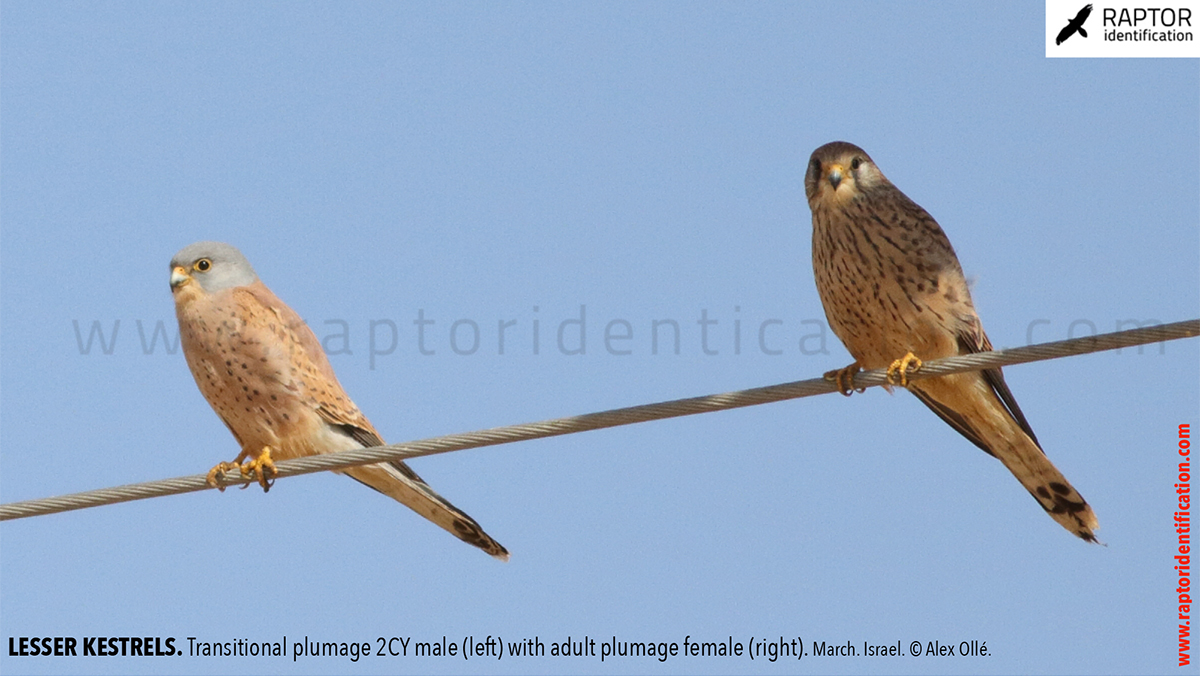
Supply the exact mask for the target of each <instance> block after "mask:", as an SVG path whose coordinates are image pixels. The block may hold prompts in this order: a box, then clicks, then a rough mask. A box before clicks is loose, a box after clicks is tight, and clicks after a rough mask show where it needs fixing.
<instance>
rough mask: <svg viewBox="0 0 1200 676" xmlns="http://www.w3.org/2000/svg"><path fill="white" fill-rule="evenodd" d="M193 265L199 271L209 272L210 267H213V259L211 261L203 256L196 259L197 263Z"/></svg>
mask: <svg viewBox="0 0 1200 676" xmlns="http://www.w3.org/2000/svg"><path fill="white" fill-rule="evenodd" d="M192 267H193V268H194V269H195V270H196V271H197V272H208V271H209V269H210V268H212V261H210V260H209V259H207V258H201V259H200V260H198V261H196V263H195V264H194V265H192Z"/></svg>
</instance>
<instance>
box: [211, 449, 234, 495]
mask: <svg viewBox="0 0 1200 676" xmlns="http://www.w3.org/2000/svg"><path fill="white" fill-rule="evenodd" d="M239 457H240V456H239ZM235 469H236V470H238V471H239V472H240V471H241V469H242V466H241V465H239V464H237V461H236V460H235V461H233V462H218V463H217V466H216V467H213V468H212V469H210V470H208V477H207V478H206V479H205V481H207V482H208V485H209V486H212V487H213V488H215V489H217V490H219V491H221V492H222V493H224V492H225V487H224V486H221V485H220V484H218V483H217V481H220V480H224V479H225V473H226V472H228V471H230V470H235Z"/></svg>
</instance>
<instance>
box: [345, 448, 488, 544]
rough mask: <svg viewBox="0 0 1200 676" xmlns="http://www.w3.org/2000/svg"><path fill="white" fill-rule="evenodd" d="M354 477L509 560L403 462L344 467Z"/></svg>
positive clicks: (470, 519) (470, 541)
mask: <svg viewBox="0 0 1200 676" xmlns="http://www.w3.org/2000/svg"><path fill="white" fill-rule="evenodd" d="M345 473H346V474H348V475H350V476H351V477H353V478H354V479H356V480H357V481H359V482H361V483H364V484H366V485H367V486H370V487H371V488H374V489H375V490H377V491H379V492H380V493H383V494H384V495H386V496H388V497H390V498H392V499H394V500H396V501H397V502H400V503H402V504H404V505H405V506H406V507H408V508H409V509H412V510H413V511H414V512H416V513H417V514H420V515H421V516H423V517H425V518H426V519H429V520H430V521H432V522H434V523H435V524H437V525H438V526H441V527H442V528H444V529H446V530H447V531H448V532H449V533H450V534H451V535H453V536H454V537H456V538H458V539H459V540H462V541H463V542H465V543H467V544H469V545H474V546H476V547H478V548H480V549H482V550H483V551H485V552H487V553H488V554H491V555H492V556H494V557H496V558H497V559H500V560H501V561H507V560H508V550H507V549H505V548H504V547H503V546H502V545H501V544H500V543H499V542H496V541H495V540H493V539H492V537H491V536H490V535H488V534H487V533H485V532H483V528H481V527H480V526H479V524H478V523H476V522H475V519H472V518H471V517H470V516H467V514H466V512H464V511H462V510H461V509H459V508H457V507H455V506H454V505H452V504H450V501H449V500H447V499H446V498H443V497H442V496H440V495H438V494H437V492H436V491H434V490H433V489H432V488H430V487H429V484H427V483H425V482H424V481H423V480H422V479H421V477H419V476H417V473H416V472H414V471H412V469H411V468H409V466H408V465H406V464H404V463H403V462H391V463H380V464H378V465H364V466H362V467H353V468H349V469H347V470H345Z"/></svg>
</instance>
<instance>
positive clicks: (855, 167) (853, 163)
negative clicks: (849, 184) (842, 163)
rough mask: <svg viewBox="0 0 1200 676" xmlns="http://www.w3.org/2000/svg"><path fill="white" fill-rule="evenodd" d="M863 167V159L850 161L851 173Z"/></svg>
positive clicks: (857, 158) (858, 158)
mask: <svg viewBox="0 0 1200 676" xmlns="http://www.w3.org/2000/svg"><path fill="white" fill-rule="evenodd" d="M861 166H862V158H861V157H856V158H854V159H853V160H850V170H851V171H858V168H859V167H861Z"/></svg>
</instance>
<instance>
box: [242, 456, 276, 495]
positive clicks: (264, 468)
mask: <svg viewBox="0 0 1200 676" xmlns="http://www.w3.org/2000/svg"><path fill="white" fill-rule="evenodd" d="M238 470H239V471H241V473H242V477H243V478H245V479H250V480H251V481H258V485H259V486H262V489H263V492H264V493H266V492H267V491H269V490H271V486H274V485H275V481H274V479H275V475H276V474H278V473H279V472H278V470H276V469H275V461H274V460H271V447H270V446H264V447H263V449H262V452H261V453H259V454H258V457H257V458H255V459H253V460H247V461H246V462H244V463H242V464H241V465H240V466H239V467H238ZM246 485H247V486H248V485H249V484H246ZM243 488H244V487H243Z"/></svg>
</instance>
